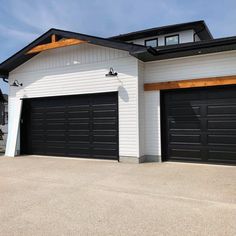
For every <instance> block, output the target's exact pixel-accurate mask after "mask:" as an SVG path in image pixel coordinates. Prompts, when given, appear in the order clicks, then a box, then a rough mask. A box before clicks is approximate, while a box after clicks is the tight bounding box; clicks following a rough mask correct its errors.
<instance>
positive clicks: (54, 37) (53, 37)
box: [51, 34, 56, 43]
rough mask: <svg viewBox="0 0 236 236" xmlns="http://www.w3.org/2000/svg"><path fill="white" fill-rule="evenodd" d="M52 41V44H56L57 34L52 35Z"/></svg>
mask: <svg viewBox="0 0 236 236" xmlns="http://www.w3.org/2000/svg"><path fill="white" fill-rule="evenodd" d="M51 41H52V43H55V42H56V35H55V34H52V36H51Z"/></svg>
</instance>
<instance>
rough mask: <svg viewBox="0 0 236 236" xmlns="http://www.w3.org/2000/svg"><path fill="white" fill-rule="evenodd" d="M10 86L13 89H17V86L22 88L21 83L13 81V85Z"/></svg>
mask: <svg viewBox="0 0 236 236" xmlns="http://www.w3.org/2000/svg"><path fill="white" fill-rule="evenodd" d="M11 86H13V87H19V86H23V84H22V83H19V81H18V80H15V81H14V82H13V84H11Z"/></svg>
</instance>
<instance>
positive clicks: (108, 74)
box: [106, 67, 118, 77]
mask: <svg viewBox="0 0 236 236" xmlns="http://www.w3.org/2000/svg"><path fill="white" fill-rule="evenodd" d="M117 75H118V73H117V72H115V71H114V69H113V68H112V67H111V68H110V71H109V72H108V73H107V74H106V76H107V77H112V76H117Z"/></svg>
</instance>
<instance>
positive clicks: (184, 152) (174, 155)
mask: <svg viewBox="0 0 236 236" xmlns="http://www.w3.org/2000/svg"><path fill="white" fill-rule="evenodd" d="M169 156H170V157H171V159H174V160H183V159H184V160H190V161H191V160H192V161H200V160H201V157H202V153H201V150H200V149H193V148H192V149H185V148H182V149H181V148H170V151H169Z"/></svg>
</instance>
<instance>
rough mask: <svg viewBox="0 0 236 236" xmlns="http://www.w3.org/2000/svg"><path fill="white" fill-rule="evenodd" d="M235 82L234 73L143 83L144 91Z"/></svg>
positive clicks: (235, 76)
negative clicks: (230, 74)
mask: <svg viewBox="0 0 236 236" xmlns="http://www.w3.org/2000/svg"><path fill="white" fill-rule="evenodd" d="M232 84H236V75H232V76H221V77H211V78H200V79H192V80H179V81H169V82H160V83H146V84H144V91H153V90H167V89H181V88H196V87H208V86H219V85H232Z"/></svg>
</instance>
